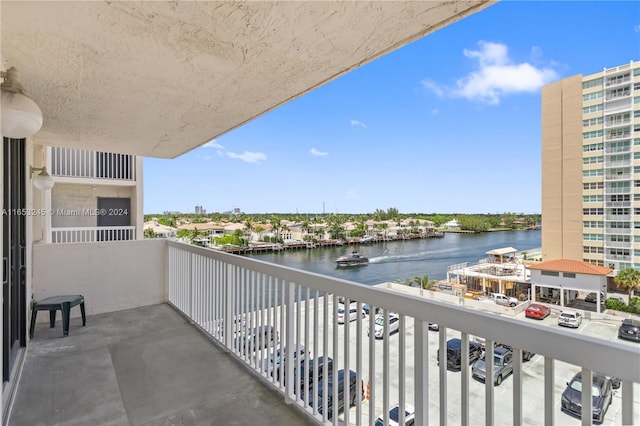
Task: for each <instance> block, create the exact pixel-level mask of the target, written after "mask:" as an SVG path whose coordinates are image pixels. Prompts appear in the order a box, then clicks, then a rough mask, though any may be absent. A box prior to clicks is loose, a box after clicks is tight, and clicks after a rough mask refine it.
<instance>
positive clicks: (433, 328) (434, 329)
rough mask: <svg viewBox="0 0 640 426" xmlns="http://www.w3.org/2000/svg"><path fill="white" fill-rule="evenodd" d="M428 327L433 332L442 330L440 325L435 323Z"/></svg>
mask: <svg viewBox="0 0 640 426" xmlns="http://www.w3.org/2000/svg"><path fill="white" fill-rule="evenodd" d="M428 327H429V330H432V331H438V330H440V326H439V325H438V324H436V323H435V322H430V323H429V325H428Z"/></svg>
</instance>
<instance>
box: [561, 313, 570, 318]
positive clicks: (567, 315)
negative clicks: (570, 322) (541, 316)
mask: <svg viewBox="0 0 640 426" xmlns="http://www.w3.org/2000/svg"><path fill="white" fill-rule="evenodd" d="M560 316H561V317H563V318H573V314H569V313H567V312H563V313H561V314H560Z"/></svg>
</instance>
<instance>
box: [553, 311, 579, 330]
mask: <svg viewBox="0 0 640 426" xmlns="http://www.w3.org/2000/svg"><path fill="white" fill-rule="evenodd" d="M580 324H582V315H580V312H578V311H562V312H561V313H560V316H559V317H558V325H562V326H565V327H573V328H578V327H580Z"/></svg>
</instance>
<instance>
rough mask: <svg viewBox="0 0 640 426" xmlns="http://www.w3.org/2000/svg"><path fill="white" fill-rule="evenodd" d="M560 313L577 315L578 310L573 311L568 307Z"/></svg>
mask: <svg viewBox="0 0 640 426" xmlns="http://www.w3.org/2000/svg"><path fill="white" fill-rule="evenodd" d="M561 314H572V315H578V311H573V310H570V309H568V310H565V311H562V312H561Z"/></svg>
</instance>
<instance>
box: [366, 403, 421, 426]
mask: <svg viewBox="0 0 640 426" xmlns="http://www.w3.org/2000/svg"><path fill="white" fill-rule="evenodd" d="M415 421H416V413H410V412H408V411H407V410H406V409H405V411H404V424H405V426H413V425H414V423H415ZM399 424H400V406H399V405H395V406H394V407H392V408H391V409H390V410H389V426H397V425H399ZM374 425H375V426H383V425H384V417H383V416H382V415H380V416H379V417H378V418H377V419H376V422H375V423H374Z"/></svg>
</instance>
